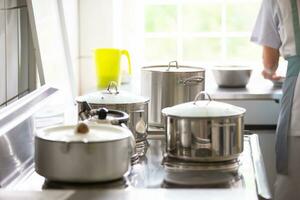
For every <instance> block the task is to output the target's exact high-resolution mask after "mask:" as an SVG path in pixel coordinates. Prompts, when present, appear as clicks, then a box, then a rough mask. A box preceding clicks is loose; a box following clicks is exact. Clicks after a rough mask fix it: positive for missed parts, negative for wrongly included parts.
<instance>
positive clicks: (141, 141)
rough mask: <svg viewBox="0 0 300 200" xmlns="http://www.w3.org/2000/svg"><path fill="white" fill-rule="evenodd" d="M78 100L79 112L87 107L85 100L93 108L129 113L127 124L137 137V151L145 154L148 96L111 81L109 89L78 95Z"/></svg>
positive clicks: (141, 154)
mask: <svg viewBox="0 0 300 200" xmlns="http://www.w3.org/2000/svg"><path fill="white" fill-rule="evenodd" d="M76 101H77V103H78V112H79V114H80V113H81V112H82V111H84V110H85V109H86V106H85V105H84V102H88V103H89V105H90V106H91V108H92V109H98V108H102V107H105V108H108V109H113V110H121V111H124V112H126V113H128V114H129V120H128V122H126V123H125V124H126V125H127V126H128V128H129V129H130V130H131V131H132V133H133V135H134V137H135V140H136V151H137V153H138V154H139V156H143V155H145V153H146V151H147V147H148V142H147V132H148V102H149V99H148V98H145V97H142V96H137V95H134V94H131V93H128V92H125V91H119V90H118V88H117V84H116V83H114V82H111V83H110V84H109V86H108V88H107V90H104V91H99V92H94V93H90V94H87V95H84V96H80V97H77V98H76Z"/></svg>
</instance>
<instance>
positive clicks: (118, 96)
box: [76, 82, 149, 105]
mask: <svg viewBox="0 0 300 200" xmlns="http://www.w3.org/2000/svg"><path fill="white" fill-rule="evenodd" d="M112 87H114V91H113V90H112ZM76 101H77V102H85V101H86V102H88V103H89V104H106V105H113V104H135V103H146V102H148V101H149V98H146V97H142V96H138V95H134V94H132V93H129V92H125V91H119V90H118V88H117V84H116V83H115V82H110V84H109V86H108V88H107V90H103V91H99V92H93V93H90V94H87V95H83V96H79V97H77V98H76Z"/></svg>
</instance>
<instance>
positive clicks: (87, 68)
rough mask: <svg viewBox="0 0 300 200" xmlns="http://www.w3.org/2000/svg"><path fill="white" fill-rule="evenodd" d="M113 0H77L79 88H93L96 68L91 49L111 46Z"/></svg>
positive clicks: (81, 89)
mask: <svg viewBox="0 0 300 200" xmlns="http://www.w3.org/2000/svg"><path fill="white" fill-rule="evenodd" d="M112 24H113V1H110V0H109V1H107V0H84V1H79V41H80V42H79V45H80V52H79V63H80V64H79V65H80V67H79V90H80V93H84V92H87V91H91V90H93V88H94V87H95V86H96V70H95V66H94V62H93V57H92V53H93V52H92V50H93V49H94V48H100V47H112V46H113V25H112Z"/></svg>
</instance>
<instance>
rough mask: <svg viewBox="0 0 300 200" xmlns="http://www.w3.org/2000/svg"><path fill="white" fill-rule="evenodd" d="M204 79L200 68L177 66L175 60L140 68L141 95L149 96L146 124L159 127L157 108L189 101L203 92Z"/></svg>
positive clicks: (161, 119)
mask: <svg viewBox="0 0 300 200" xmlns="http://www.w3.org/2000/svg"><path fill="white" fill-rule="evenodd" d="M204 79H205V70H204V69H203V68H200V67H191V66H181V65H178V63H177V61H172V62H170V63H169V65H157V66H148V67H143V68H142V78H141V80H142V82H141V94H142V95H143V96H147V97H150V104H149V124H150V125H152V126H157V127H163V118H162V116H161V109H163V108H165V107H170V106H174V105H176V104H180V103H184V102H189V101H192V100H193V99H194V97H195V96H196V94H197V93H198V92H200V91H203V90H204V85H205V81H204Z"/></svg>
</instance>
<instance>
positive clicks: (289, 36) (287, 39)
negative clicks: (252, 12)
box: [251, 0, 300, 58]
mask: <svg viewBox="0 0 300 200" xmlns="http://www.w3.org/2000/svg"><path fill="white" fill-rule="evenodd" d="M297 2H298V8H299V6H300V0H297ZM298 12H299V11H298ZM290 13H292V8H291V6H290V1H289V0H263V3H262V6H261V9H260V12H259V15H258V18H257V21H256V24H255V26H254V30H253V33H252V36H251V41H252V42H255V43H257V44H260V45H264V46H268V47H272V48H275V49H279V50H280V54H281V55H282V56H283V57H285V58H286V57H289V56H294V55H296V46H295V39H294V29H293V20H292V15H291V14H290ZM299 14H300V13H299Z"/></svg>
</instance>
